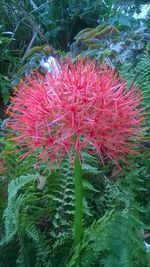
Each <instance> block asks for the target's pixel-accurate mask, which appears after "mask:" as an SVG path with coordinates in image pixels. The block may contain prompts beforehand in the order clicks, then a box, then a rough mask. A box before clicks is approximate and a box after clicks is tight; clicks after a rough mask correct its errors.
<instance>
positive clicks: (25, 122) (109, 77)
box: [10, 60, 144, 164]
mask: <svg viewBox="0 0 150 267" xmlns="http://www.w3.org/2000/svg"><path fill="white" fill-rule="evenodd" d="M141 101H142V97H141V93H140V92H139V91H137V90H136V89H135V88H134V87H132V88H131V89H130V90H128V89H127V86H126V83H125V81H124V80H123V79H122V78H121V77H118V75H117V74H115V72H114V70H113V69H111V68H109V67H108V66H104V65H101V66H98V65H97V64H96V62H90V60H87V61H86V62H83V61H82V60H79V61H77V62H76V63H74V64H73V63H72V62H71V61H69V62H68V63H65V64H64V65H63V66H62V69H61V71H60V73H59V74H57V76H55V77H52V75H51V74H48V75H47V76H46V77H43V76H40V74H37V79H36V80H35V79H33V78H32V77H28V78H27V82H24V83H22V84H21V86H20V90H19V91H18V92H16V93H15V95H14V96H13V97H12V100H11V103H12V104H11V106H10V112H11V114H13V117H12V120H11V123H10V127H11V128H12V129H13V130H14V131H15V132H16V137H15V140H16V141H17V142H18V143H19V144H20V145H23V146H24V147H26V148H27V149H28V153H30V152H31V151H34V150H35V149H38V151H39V152H40V156H41V157H42V158H46V159H47V158H49V159H50V160H51V162H52V163H53V162H57V163H58V162H61V160H62V158H63V157H64V155H65V154H66V153H70V151H71V150H72V149H74V150H75V151H76V152H77V153H78V154H79V156H80V155H81V150H82V149H90V148H92V147H93V148H94V149H93V151H95V153H97V154H98V155H99V156H100V157H101V160H102V161H103V158H104V157H107V158H110V159H111V160H112V161H114V162H115V163H116V164H117V163H118V161H119V160H125V158H126V156H127V155H128V154H131V153H134V151H135V146H136V143H137V141H138V140H139V139H140V138H141V134H142V132H143V120H144V119H143V109H142V108H141V107H140V105H141Z"/></svg>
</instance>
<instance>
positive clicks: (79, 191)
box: [74, 154, 83, 248]
mask: <svg viewBox="0 0 150 267" xmlns="http://www.w3.org/2000/svg"><path fill="white" fill-rule="evenodd" d="M74 173H75V237H74V246H75V248H76V247H77V246H78V245H79V244H80V242H81V238H82V205H83V204H82V197H83V188H82V167H81V164H80V160H79V156H78V154H76V156H75V161H74Z"/></svg>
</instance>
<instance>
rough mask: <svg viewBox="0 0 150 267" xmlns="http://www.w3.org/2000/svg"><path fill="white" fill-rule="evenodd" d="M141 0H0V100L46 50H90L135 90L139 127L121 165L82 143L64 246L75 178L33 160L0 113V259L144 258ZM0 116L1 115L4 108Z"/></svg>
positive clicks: (148, 44)
mask: <svg viewBox="0 0 150 267" xmlns="http://www.w3.org/2000/svg"><path fill="white" fill-rule="evenodd" d="M145 3H147V1H139V0H132V1H127V0H126V1H122V0H114V1H112V0H105V1H98V0H80V1H78V0H70V1H69V0H63V1H62V0H50V1H46V0H33V1H32V0H22V1H19V0H1V10H0V50H1V53H0V61H1V64H0V104H1V109H2V110H4V109H6V107H7V106H9V104H10V102H9V101H10V100H9V99H10V95H13V90H14V87H15V86H17V85H18V83H19V81H20V80H21V79H24V77H25V75H26V74H27V73H31V71H32V70H33V69H37V70H38V71H40V62H41V60H42V59H43V58H45V57H48V56H51V55H53V56H55V57H56V58H58V59H59V58H61V59H62V60H64V58H66V57H67V56H71V57H73V59H74V61H76V60H77V59H78V58H83V59H85V58H87V57H88V58H90V59H96V60H97V61H98V62H105V63H107V64H109V65H110V66H111V67H113V68H115V70H116V73H119V72H120V73H121V75H122V76H123V77H124V79H125V80H126V81H127V84H128V89H129V88H130V87H131V86H132V85H133V83H134V84H135V85H137V86H138V88H139V90H140V91H142V92H143V96H144V101H143V107H144V108H145V110H146V115H145V117H146V118H145V124H146V131H145V136H144V139H143V141H142V142H141V143H140V144H138V153H137V154H136V155H131V156H130V157H129V159H128V164H123V163H121V166H122V171H120V170H118V168H117V167H116V166H115V165H114V164H113V163H112V162H111V161H110V160H108V161H107V162H106V164H104V165H103V164H102V163H101V161H100V159H99V158H98V156H95V155H91V154H90V153H88V152H83V162H82V172H83V236H82V241H81V243H80V244H79V245H78V246H76V247H74V244H73V242H74V241H73V240H74V210H75V180H74V179H75V178H74V170H73V166H72V165H71V164H70V161H69V159H68V157H67V156H66V157H65V158H64V159H63V162H62V164H61V165H60V168H59V169H56V168H53V169H51V171H50V168H49V162H48V161H45V162H44V163H42V164H39V162H38V160H37V155H36V153H35V152H34V153H31V154H30V155H28V156H27V157H26V158H24V159H21V156H22V153H23V151H22V149H20V147H19V146H17V145H16V144H15V143H14V142H13V141H12V140H11V138H10V136H11V135H12V134H13V133H12V132H11V130H10V129H8V128H7V126H6V121H5V120H4V118H3V115H1V117H0V126H1V128H0V267H17V266H20V267H33V266H34V267H44V266H45V267H72V266H76V267H77V266H78V267H81V266H82V267H92V266H93V267H148V266H150V252H148V250H146V245H145V241H146V242H147V244H148V243H149V236H150V235H149V232H150V224H149V222H150V201H149V199H150V174H149V173H150V136H149V129H150V118H149V112H150V16H147V17H146V18H145V19H138V20H137V19H135V17H134V16H133V15H134V14H135V13H140V10H141V5H142V4H145ZM5 116H7V115H5Z"/></svg>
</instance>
